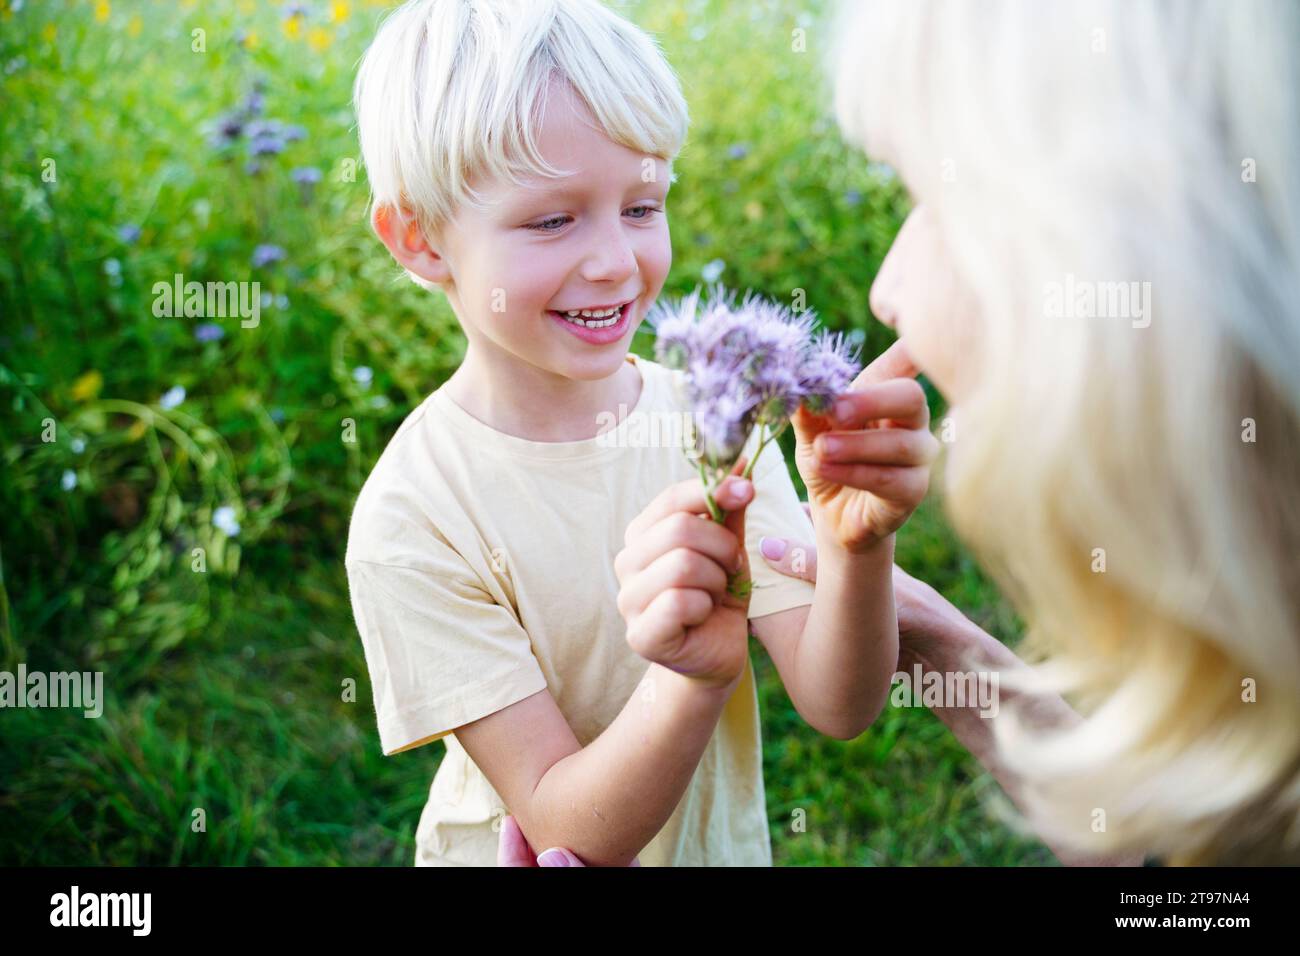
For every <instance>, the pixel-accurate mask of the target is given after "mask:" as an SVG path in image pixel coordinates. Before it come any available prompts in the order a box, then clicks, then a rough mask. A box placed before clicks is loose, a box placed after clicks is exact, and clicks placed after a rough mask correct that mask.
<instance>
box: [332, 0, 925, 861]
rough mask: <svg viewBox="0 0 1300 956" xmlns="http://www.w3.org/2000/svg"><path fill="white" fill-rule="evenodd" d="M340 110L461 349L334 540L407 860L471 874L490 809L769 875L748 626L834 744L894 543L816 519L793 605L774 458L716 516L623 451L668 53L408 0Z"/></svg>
mask: <svg viewBox="0 0 1300 956" xmlns="http://www.w3.org/2000/svg"><path fill="white" fill-rule="evenodd" d="M356 102H357V111H358V126H359V130H360V137H361V144H362V150H363V153H364V158H365V162H366V166H367V169H368V172H369V177H370V182H371V187H372V190H373V194H374V208H373V213H372V224H373V226H374V228H375V231H376V233H377V234H378V235H379V237H380V238H381V239H382V240H383V242H384V244H385V245H386V246H387V248H388V249H389V251H390V252H391V253H392V254H393V256H394V258H395V259H396V260H397V261H398V263H399V264H400V265H401V266H402V267H403V268H405V269H406V271H407V272H408V273H409V274H410V275H411V276H412V278H413V279H414V280H415V281H417V282H419V283H420V284H421V285H422V286H424V287H425V288H428V289H430V290H437V291H440V292H441V293H443V294H445V295H446V296H447V299H448V301H449V303H450V304H451V306H452V308H453V309H454V311H455V313H456V315H457V317H458V319H459V321H460V323H461V326H462V328H463V329H464V332H465V336H466V339H467V342H468V346H467V349H466V353H465V358H464V361H463V363H462V364H461V366H460V367H459V368H458V369H457V370H456V372H455V373H454V374H453V375H452V376H451V378H449V379H448V380H447V382H446V383H445V384H444V385H443V386H442V387H441V388H439V389H437V390H436V391H434V392H433V393H432V394H431V395H430V396H429V397H428V398H427V399H426V400H425V401H424V402H423V403H422V404H421V405H420V406H419V407H418V408H416V409H415V410H414V411H413V412H412V413H411V415H410V416H408V417H407V419H406V420H405V421H404V422H403V424H402V425H401V427H400V428H399V429H398V430H397V433H396V434H395V435H394V436H393V439H392V441H391V442H390V443H389V445H388V447H387V448H386V449H385V451H384V453H383V455H382V456H381V457H380V460H379V461H378V463H377V464H376V466H375V468H374V470H373V472H372V473H371V475H370V476H369V478H368V479H367V481H366V484H365V487H364V488H363V489H362V492H361V494H360V496H359V497H358V499H357V503H356V507H355V509H354V512H353V517H352V524H351V529H350V532H349V538H348V551H347V559H346V562H347V570H348V579H349V587H350V591H351V597H352V602H353V609H354V613H355V616H356V620H357V626H358V630H359V631H360V634H361V637H362V641H363V644H364V647H365V652H366V660H367V665H368V668H369V671H370V676H371V681H372V685H373V688H374V695H375V709H376V714H377V718H378V724H379V732H380V740H381V744H382V746H383V750H384V753H385V754H393V753H398V752H401V751H404V750H409V749H411V748H413V747H418V746H421V745H423V744H426V743H430V742H432V741H434V740H438V739H442V740H444V742H445V744H446V747H447V753H446V756H445V757H444V758H443V761H442V764H441V766H440V767H439V769H438V772H437V774H436V776H435V778H434V781H433V785H432V787H431V790H430V794H429V800H428V803H427V804H426V806H425V809H424V812H423V814H422V815H421V819H420V824H419V828H418V831H417V835H416V843H417V850H416V863H417V864H419V865H491V864H492V863H493V862H494V861H495V859H496V850H497V831H498V830H499V828H500V823H501V820H502V819H503V818H504V817H505V816H506V814H507V813H512V814H513V815H514V816H515V817H516V819H517V820H518V821H519V824H520V826H521V828H522V830H523V833H524V835H525V836H526V837H527V838H528V840H529V841H530V842H531V843H532V844H533V846H534V847H535V848H537V849H542V848H544V847H550V846H564V847H567V848H569V849H570V850H572V851H573V852H574V853H576V854H577V855H578V856H579V857H580V858H581V859H582V860H583V861H585V862H587V863H590V864H605V865H621V864H626V863H628V862H629V861H631V860H632V859H633V858H634V857H637V856H638V855H639V859H640V861H641V862H642V863H643V864H645V865H722V864H732V865H737V864H739V865H770V863H771V848H770V843H769V837H768V828H767V817H766V811H765V806H764V794H763V779H762V759H761V750H760V739H759V724H758V708H757V698H756V695H755V690H754V680H753V671H752V669H751V667H750V664H749V660H748V655H747V633H748V627H747V622H752V625H753V629H754V632H755V634H756V635H757V636H758V637H759V638H760V640H762V641H763V642H764V644H765V646H767V648H768V649H769V652H770V653H771V654H772V656H773V659H774V660H775V662H776V664H777V666H778V669H779V670H780V672H781V675H782V678H783V680H784V681H785V684H786V687H787V690H788V691H789V692H790V694H791V698H792V700H793V701H794V702H795V705H796V707H797V708H798V709H799V711H800V713H801V714H802V715H803V716H804V717H805V719H807V720H808V721H809V723H810V724H812V725H813V726H814V727H818V728H819V729H822V730H824V731H826V732H829V733H833V734H835V735H836V736H844V737H852V736H854V735H856V734H857V733H858V732H860V731H861V729H862V728H863V727H865V726H866V724H867V723H869V722H870V720H871V719H873V718H874V716H875V714H876V713H877V712H878V711H879V709H880V706H882V704H883V701H884V698H885V694H886V692H887V690H888V686H889V677H890V675H891V674H892V673H893V671H894V668H895V663H896V659H897V628H896V622H895V619H894V610H893V599H892V591H891V585H890V574H891V567H892V538H891V537H889V536H888V534H881V535H880V536H879V537H880V538H881V539H882V540H883V541H884V542H885V543H884V544H882V545H881V547H878V548H875V549H874V550H871V551H870V553H869V554H868V553H867V552H866V551H865V550H864V552H863V554H862V555H848V554H847V553H846V556H845V561H844V562H843V563H842V564H838V565H837V564H836V560H835V554H834V553H833V552H834V549H835V542H833V541H830V540H827V541H825V542H823V538H822V532H821V531H819V532H818V542H819V544H820V545H822V546H823V548H824V549H825V550H824V551H823V553H822V557H821V572H820V573H821V581H820V582H819V584H818V587H817V591H816V593H814V591H813V588H812V586H811V585H809V584H808V583H807V582H804V581H800V580H796V579H793V578H787V577H784V576H782V575H780V574H778V573H776V572H775V571H773V570H771V569H769V568H768V567H767V566H766V564H765V562H763V561H762V560H761V558H759V557H758V552H757V546H758V541H759V538H760V536H762V535H771V536H777V537H797V536H799V535H806V534H807V531H808V523H807V519H806V517H805V515H804V514H803V512H802V509H801V507H800V504H799V501H798V499H797V497H796V495H795V492H794V488H793V485H792V483H791V481H790V478H789V474H788V472H787V470H786V465H785V462H784V460H783V459H782V456H781V454H780V449H779V447H778V446H773V447H772V448H769V449H768V450H767V451H766V452H765V454H764V455H763V457H762V458H761V459H760V461H759V463H758V466H757V467H756V469H755V471H754V474H753V480H752V484H751V482H743V481H740V480H738V479H737V478H734V477H733V478H731V479H728V482H727V484H726V485H725V486H724V487H723V488H722V490H721V491H720V493H719V498H720V503H721V504H722V506H723V507H724V508H726V509H729V510H730V516H729V518H728V521H727V523H726V525H725V526H721V525H717V524H715V523H713V522H711V521H701V520H699V519H698V516H699V515H701V514H703V513H704V512H705V506H704V501H703V497H702V491H701V489H700V488H699V479H698V477H697V476H696V474H695V472H694V470H693V469H692V467H691V465H690V463H689V462H688V461H687V460H686V458H685V456H684V455H683V454H682V451H681V450H680V448H679V447H665V444H671V443H664V442H659V443H657V446H654V447H652V446H650V443H649V442H646V441H644V440H628V439H629V438H630V437H631V436H632V435H633V429H632V425H633V423H634V420H635V418H636V417H637V416H646V417H647V418H650V419H652V420H653V419H658V420H660V421H671V420H680V418H681V414H682V412H683V410H684V409H683V406H682V404H681V401H680V398H679V394H678V392H677V391H676V388H675V386H676V384H677V382H678V379H677V377H676V376H677V375H678V374H679V373H674V372H671V371H670V370H668V369H666V368H664V367H662V366H660V365H658V364H656V363H654V362H650V361H646V360H643V359H640V358H639V357H637V356H636V355H634V354H629V353H628V346H629V344H630V340H631V337H632V334H633V333H634V332H635V330H636V328H637V326H638V324H639V323H640V321H641V318H642V317H643V316H644V315H645V311H646V309H647V308H648V307H649V305H650V304H651V303H652V302H653V301H654V299H655V297H656V296H657V294H658V293H659V291H660V289H661V287H662V285H663V282H664V279H665V276H666V275H667V272H668V267H669V263H670V259H671V250H670V243H669V235H668V226H667V222H666V219H665V212H664V204H665V202H666V199H667V193H668V187H669V183H670V181H671V168H670V164H671V161H672V159H673V157H675V156H676V155H677V152H678V151H679V149H680V148H681V145H682V142H683V140H684V138H685V132H686V125H687V114H686V106H685V103H684V102H683V100H682V97H681V93H680V90H679V88H678V85H677V82H676V79H675V77H674V76H673V73H672V71H671V69H670V68H669V67H668V65H667V63H666V62H665V61H664V59H663V57H662V54H661V53H660V52H659V50H658V48H657V47H656V46H655V44H654V43H653V42H652V41H651V40H650V39H649V38H648V37H647V36H646V35H645V34H643V33H642V32H641V31H640V30H638V29H637V28H636V27H634V26H633V25H631V24H629V23H627V22H626V21H624V20H622V19H620V18H618V17H617V16H615V15H614V14H613V13H611V12H610V11H609V10H607V9H605V8H604V7H603V6H601V5H600V4H599V3H598V2H596V0H526V2H518V0H515V2H511V0H418V2H411V3H408V4H406V5H404V6H403V7H401V8H399V9H398V10H397V11H396V12H395V13H394V14H393V15H392V16H391V17H390V18H389V19H388V20H387V21H386V22H385V23H384V25H383V26H382V27H381V29H380V32H379V34H378V36H377V37H376V39H375V42H374V44H373V45H372V46H371V48H370V49H369V51H368V52H367V54H366V56H365V58H364V61H363V63H362V66H361V69H360V72H359V75H358V78H357V89H356ZM629 409H630V410H631V411H630V412H629V411H628V410H629ZM611 418H612V419H614V420H615V421H616V422H617V424H616V425H614V427H613V429H612V430H609V431H606V432H603V433H598V432H600V431H601V430H600V429H599V428H598V427H597V426H598V423H600V422H602V421H609V420H610V419H611ZM649 431H650V432H652V433H653V432H654V429H650V430H649ZM644 433H645V430H644V429H643V431H642V434H644ZM753 447H754V446H753V443H751V446H750V453H752V450H753ZM751 501H752V502H753V504H752V507H747V505H749V503H750V502H751ZM895 510H896V511H897V510H899V509H897V508H896V509H895ZM901 510H903V511H904V516H905V512H906V511H910V506H908V507H902V509H901ZM827 524H828V525H830V526H832V527H833V523H832V522H829V521H828V522H827ZM890 530H892V529H890ZM828 533H829V532H828ZM737 567H739V568H740V573H741V575H742V578H743V577H746V576H751V575H752V580H753V585H754V586H753V590H752V593H751V594H750V595H749V596H748V597H746V598H743V599H737V598H735V597H733V596H732V595H731V594H729V593H727V591H726V576H727V574H728V572H731V571H733V570H735V569H736V568H737ZM751 569H752V571H751ZM850 572H851V573H850ZM850 580H852V581H853V586H852V587H849V585H848V582H849V581H850ZM864 581H865V582H867V584H866V585H865V586H864V584H863V582H864ZM850 592H851V593H850ZM823 595H825V598H823ZM810 605H811V609H810V607H809V606H810ZM633 648H635V650H633ZM638 652H639V654H638ZM639 655H644V656H639ZM647 658H648V659H649V660H650V661H651V663H650V664H649V665H648V666H647ZM796 664H797V667H796ZM507 808H508V809H507Z"/></svg>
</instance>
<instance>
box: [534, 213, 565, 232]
mask: <svg viewBox="0 0 1300 956" xmlns="http://www.w3.org/2000/svg"><path fill="white" fill-rule="evenodd" d="M568 218H569V217H568V216H552V217H551V218H550V219H543V220H542V221H541V222H535V223H532V224H530V225H529V226H527V227H526V228H528V229H533V230H535V231H537V232H555V230H556V229H558V228H560V226H562V225H564V221H565V220H566V219H568Z"/></svg>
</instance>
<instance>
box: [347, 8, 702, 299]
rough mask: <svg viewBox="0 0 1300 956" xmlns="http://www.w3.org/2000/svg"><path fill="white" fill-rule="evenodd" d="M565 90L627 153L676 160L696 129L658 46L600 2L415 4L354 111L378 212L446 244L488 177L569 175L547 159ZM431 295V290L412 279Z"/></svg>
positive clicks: (369, 57)
mask: <svg viewBox="0 0 1300 956" xmlns="http://www.w3.org/2000/svg"><path fill="white" fill-rule="evenodd" d="M553 79H558V80H561V81H564V82H566V83H568V84H569V86H570V87H572V89H573V90H574V91H575V92H576V94H577V96H578V97H579V98H580V99H581V100H582V101H583V102H584V103H585V105H586V106H587V107H588V109H590V111H591V113H592V115H593V116H594V117H595V119H596V122H597V123H599V124H600V128H601V129H602V130H603V132H604V133H605V135H606V136H608V137H609V138H610V139H611V140H612V141H613V142H615V143H618V144H620V145H622V146H626V147H627V148H629V149H633V150H637V151H639V152H641V153H644V154H645V155H647V156H654V157H658V158H660V159H664V160H667V161H669V162H671V161H672V159H673V158H674V157H676V155H677V153H678V152H679V151H680V150H681V148H682V145H683V142H684V141H685V138H686V128H687V124H688V122H689V120H688V114H687V109H686V101H685V100H684V99H683V97H682V93H681V88H680V86H679V84H678V81H677V77H676V75H675V74H674V73H673V70H672V68H671V67H670V66H669V65H668V62H667V60H665V58H664V56H663V53H662V51H661V50H660V49H659V47H658V45H657V44H656V43H655V41H654V40H653V39H651V38H650V37H649V36H648V35H647V34H646V33H645V32H644V31H642V30H641V29H640V28H639V27H637V26H636V25H634V24H632V23H630V22H628V21H627V20H624V19H623V18H621V17H619V16H618V15H617V14H615V13H614V12H612V11H611V10H609V9H608V8H606V7H605V6H604V5H602V4H601V3H599V2H597V0H410V2H408V3H405V4H403V5H402V6H401V7H399V8H397V9H396V10H394V11H393V12H392V14H390V15H389V16H388V17H387V18H386V19H385V20H384V22H383V25H382V26H381V27H380V28H379V32H378V34H377V35H376V37H375V39H374V42H373V43H371V45H370V48H369V49H368V50H367V51H366V53H365V56H364V57H363V58H362V61H361V66H360V69H359V71H358V73H357V80H356V87H355V90H354V101H355V105H356V111H357V126H358V129H359V131H360V138H361V152H362V156H363V158H364V160H365V165H366V171H367V175H368V177H369V180H370V189H371V197H372V201H373V203H374V204H375V205H376V206H378V207H386V208H388V209H389V210H391V211H393V212H395V213H397V214H399V215H402V216H405V215H406V214H407V213H409V214H410V215H413V216H414V217H415V220H416V222H417V223H418V225H419V226H420V228H421V230H422V231H423V233H424V234H425V235H426V236H433V235H435V234H437V233H438V232H439V231H440V230H441V229H442V227H443V226H444V225H445V224H446V223H448V222H450V221H451V220H452V219H453V218H454V217H455V214H456V211H457V209H458V208H460V206H461V204H462V203H468V204H471V205H473V206H476V207H478V208H482V207H483V206H484V205H485V200H484V199H483V197H482V196H481V195H479V194H478V192H476V190H475V189H474V185H473V184H474V183H476V182H478V181H479V178H480V177H482V178H483V179H501V180H503V181H508V182H512V183H515V184H517V185H518V184H520V183H521V182H522V181H523V180H525V179H527V178H549V177H555V176H560V175H564V174H565V172H567V171H565V170H559V169H556V168H555V167H553V166H551V165H549V164H548V163H546V162H545V160H543V158H542V157H541V155H540V154H539V153H538V149H537V143H536V128H537V124H538V122H539V120H540V118H541V116H542V111H543V109H544V108H545V104H546V96H547V90H548V86H549V85H550V82H551V81H552V80H553ZM412 278H415V279H416V281H417V282H420V284H421V285H424V286H425V287H426V288H427V287H429V284H428V283H426V282H424V281H422V280H420V279H418V278H416V277H414V276H412Z"/></svg>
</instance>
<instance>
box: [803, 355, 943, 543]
mask: <svg viewBox="0 0 1300 956" xmlns="http://www.w3.org/2000/svg"><path fill="white" fill-rule="evenodd" d="M916 373H917V369H916V366H915V365H913V364H912V360H911V358H910V357H909V356H908V355H907V353H906V352H905V351H904V350H903V344H902V342H896V343H894V345H893V346H891V347H890V348H889V349H887V350H886V351H885V352H884V353H883V354H881V355H880V356H879V357H878V358H877V359H876V360H875V361H874V362H872V363H871V364H870V365H868V366H867V367H866V368H865V369H863V370H862V372H861V373H859V375H858V377H857V378H856V379H854V381H853V385H852V386H851V387H850V389H849V391H847V392H844V393H843V394H842V395H840V396H839V398H838V399H837V400H836V402H835V405H834V407H833V408H832V409H831V410H830V411H829V412H828V414H826V415H814V414H813V413H812V412H810V411H808V410H807V409H806V408H804V407H803V406H800V407H799V408H798V409H796V411H795V414H794V416H793V418H792V420H791V421H792V424H793V425H794V432H795V439H796V445H795V465H796V467H797V468H798V469H799V474H800V475H801V476H802V477H803V480H804V484H805V485H806V486H807V488H808V502H809V504H810V505H812V510H813V513H814V514H815V515H816V521H817V526H818V527H819V528H825V529H827V530H828V531H829V532H830V533H831V534H832V535H833V540H835V541H837V542H839V544H840V545H841V546H842V547H843V548H844V549H845V550H846V551H849V552H850V553H861V552H864V551H866V550H868V549H870V548H871V546H872V545H874V544H875V543H876V542H878V541H880V540H881V539H883V538H886V537H888V536H889V535H891V534H893V533H894V532H895V531H897V530H898V528H899V527H900V526H901V525H902V524H903V522H904V521H906V520H907V518H908V516H909V515H911V513H912V512H913V511H914V510H915V509H916V506H917V505H918V504H920V503H921V499H922V498H924V497H925V492H926V489H927V488H928V487H929V484H930V462H931V461H933V460H934V457H935V455H936V454H937V453H938V450H939V443H938V441H937V440H936V439H935V437H934V436H933V435H931V434H930V432H929V429H928V426H929V424H930V409H929V406H928V405H926V402H925V391H924V390H923V389H922V388H921V386H920V385H918V384H917V383H916V382H915V381H913V380H912V378H911V377H912V376H914V375H916ZM841 407H843V408H844V409H845V411H844V413H843V414H841V413H840V412H839V409H840V408H841ZM831 440H833V441H834V442H835V443H838V444H839V445H840V446H841V447H839V448H837V449H834V450H832V449H831V448H830V447H828V442H829V441H831Z"/></svg>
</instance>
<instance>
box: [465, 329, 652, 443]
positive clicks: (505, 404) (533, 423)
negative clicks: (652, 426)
mask: <svg viewBox="0 0 1300 956" xmlns="http://www.w3.org/2000/svg"><path fill="white" fill-rule="evenodd" d="M486 364H487V363H485V362H483V361H481V360H480V358H479V356H478V354H477V352H476V350H475V349H474V348H473V347H472V346H471V347H470V348H469V349H468V350H467V351H466V353H465V359H464V361H463V362H461V364H460V367H459V368H457V369H456V371H455V372H454V373H452V376H451V377H450V378H449V379H447V381H446V382H445V383H444V384H443V386H442V390H443V392H444V393H446V395H447V396H448V397H449V398H450V399H451V400H452V401H454V402H455V403H456V404H457V405H459V406H460V407H461V408H462V409H464V410H465V411H466V412H468V413H469V414H470V415H473V416H474V417H475V418H477V419H478V420H479V421H481V422H483V424H485V425H487V426H488V427H490V428H493V429H495V430H496V431H499V432H504V433H505V434H507V435H513V436H514V437H516V438H524V439H527V440H528V441H537V442H565V441H583V440H586V439H588V438H594V437H596V435H598V434H600V433H601V432H603V431H608V429H609V427H610V425H609V422H610V416H613V419H612V420H613V421H614V422H620V421H622V420H623V418H625V417H626V416H627V414H628V413H629V412H630V411H631V410H632V409H633V408H635V407H636V404H637V402H638V401H639V400H640V397H641V389H642V387H643V382H642V377H641V373H640V371H639V370H638V369H636V368H634V367H633V366H632V363H630V362H627V361H624V362H622V363H620V365H619V369H618V371H617V372H615V373H614V374H613V375H610V376H608V377H606V378H602V379H596V380H594V381H578V380H576V379H571V378H565V377H564V376H562V375H556V374H555V373H553V372H547V371H546V370H544V369H540V368H537V367H536V366H532V365H527V364H525V363H520V362H518V361H514V362H511V363H510V367H509V368H508V369H506V368H502V369H500V370H497V369H495V368H491V367H485V365H486Z"/></svg>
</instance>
